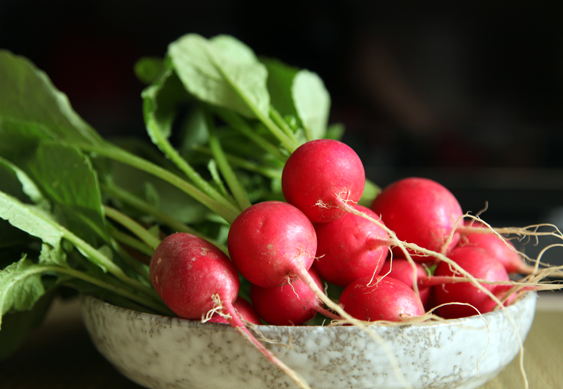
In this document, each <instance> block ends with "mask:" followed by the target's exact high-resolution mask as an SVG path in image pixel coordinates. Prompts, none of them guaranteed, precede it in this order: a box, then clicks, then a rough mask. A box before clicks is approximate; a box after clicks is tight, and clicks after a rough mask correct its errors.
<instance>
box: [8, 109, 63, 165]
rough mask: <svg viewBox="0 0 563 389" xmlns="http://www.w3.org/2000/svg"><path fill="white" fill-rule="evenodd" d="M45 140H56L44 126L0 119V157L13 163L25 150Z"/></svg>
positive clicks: (10, 119) (51, 132)
mask: <svg viewBox="0 0 563 389" xmlns="http://www.w3.org/2000/svg"><path fill="white" fill-rule="evenodd" d="M45 139H57V136H56V135H55V133H54V132H53V131H51V130H50V129H49V128H47V127H46V126H44V125H42V124H39V123H33V122H29V121H25V120H17V119H13V118H6V117H0V156H1V157H4V158H6V159H7V160H10V161H13V160H14V159H16V158H17V157H18V156H19V155H20V154H21V153H22V151H24V150H25V149H26V148H29V147H33V146H35V145H36V144H37V143H38V142H39V141H41V140H45Z"/></svg>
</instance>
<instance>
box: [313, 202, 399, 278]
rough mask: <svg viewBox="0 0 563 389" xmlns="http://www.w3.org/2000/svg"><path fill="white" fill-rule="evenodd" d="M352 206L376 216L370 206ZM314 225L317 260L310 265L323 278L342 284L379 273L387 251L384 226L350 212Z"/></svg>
mask: <svg viewBox="0 0 563 389" xmlns="http://www.w3.org/2000/svg"><path fill="white" fill-rule="evenodd" d="M354 207H355V208H356V209H357V210H358V211H360V212H363V213H365V214H366V215H368V216H370V217H372V218H374V219H376V220H378V219H379V217H378V216H377V215H376V214H375V213H374V212H373V211H371V210H370V209H369V208H366V207H363V206H361V205H356V206H354ZM314 226H315V231H316V233H317V254H316V257H317V259H316V260H315V262H314V263H313V267H314V268H315V269H316V270H317V271H318V272H319V274H320V275H321V277H322V278H323V279H324V280H325V281H327V282H330V283H332V284H335V285H338V286H343V287H345V286H347V285H348V284H350V283H351V282H352V281H354V280H357V279H358V278H362V277H367V276H373V275H377V274H379V272H380V270H381V267H382V266H383V263H384V262H385V258H386V257H387V254H388V253H389V246H388V245H389V235H388V234H387V232H386V231H385V230H384V229H383V228H381V227H380V226H378V225H377V224H375V223H373V222H371V221H370V220H367V219H365V218H363V217H360V216H357V215H353V214H351V213H347V214H345V215H344V216H342V217H341V218H339V219H337V220H334V221H331V222H329V223H317V224H314Z"/></svg>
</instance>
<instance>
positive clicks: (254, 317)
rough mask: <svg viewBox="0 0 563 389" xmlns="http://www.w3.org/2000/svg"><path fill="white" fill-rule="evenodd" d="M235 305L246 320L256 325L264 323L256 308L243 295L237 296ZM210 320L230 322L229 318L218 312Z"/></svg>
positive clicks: (213, 321) (212, 321)
mask: <svg viewBox="0 0 563 389" xmlns="http://www.w3.org/2000/svg"><path fill="white" fill-rule="evenodd" d="M233 307H235V309H236V310H237V312H238V313H239V315H240V316H241V317H242V319H244V320H246V321H247V322H249V323H252V324H256V325H261V324H262V321H261V320H260V317H259V316H258V314H257V313H256V311H255V310H254V308H253V307H252V305H251V304H250V303H249V302H248V301H247V300H245V299H243V298H242V297H239V298H237V300H236V301H235V302H234V304H233ZM209 321H210V322H211V323H224V324H229V322H228V321H227V320H225V318H223V316H221V315H219V314H217V313H216V314H214V315H213V317H211V319H210V320H209Z"/></svg>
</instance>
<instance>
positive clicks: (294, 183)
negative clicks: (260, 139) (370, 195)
mask: <svg viewBox="0 0 563 389" xmlns="http://www.w3.org/2000/svg"><path fill="white" fill-rule="evenodd" d="M364 185H365V171H364V166H363V164H362V161H361V160H360V158H359V157H358V155H357V154H356V152H355V151H354V150H352V148H350V147H349V146H348V145H346V144H344V143H342V142H339V141H336V140H331V139H319V140H313V141H310V142H307V143H304V144H303V145H301V146H300V147H298V148H297V149H296V150H295V151H294V152H293V154H291V156H290V157H289V159H288V160H287V162H286V164H285V166H284V169H283V174H282V191H283V195H284V197H285V199H286V201H287V202H288V203H290V204H292V205H294V206H296V207H297V208H299V209H300V210H301V211H302V212H303V213H304V214H305V215H307V217H308V218H309V220H311V221H312V222H313V223H325V222H329V221H332V220H335V219H338V218H339V217H341V216H342V215H344V212H345V211H343V210H342V209H340V207H339V201H338V199H339V198H340V199H342V200H349V201H351V202H353V203H357V202H358V201H359V200H360V198H361V196H362V193H363V191H364ZM319 204H323V206H319Z"/></svg>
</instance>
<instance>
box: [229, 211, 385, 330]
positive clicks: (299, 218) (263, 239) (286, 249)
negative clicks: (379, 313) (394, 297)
mask: <svg viewBox="0 0 563 389" xmlns="http://www.w3.org/2000/svg"><path fill="white" fill-rule="evenodd" d="M227 245H228V248H229V253H230V255H231V259H232V260H233V263H234V264H235V266H236V267H237V269H238V270H239V272H240V273H241V274H242V276H243V277H245V278H246V279H247V280H249V281H250V282H251V283H253V284H255V285H258V286H262V287H266V288H267V287H274V286H281V285H283V284H287V283H289V282H292V281H293V280H294V279H296V278H299V279H300V280H301V281H303V282H304V283H305V284H306V285H307V286H309V288H311V290H312V291H313V292H314V293H315V295H316V296H317V297H318V298H319V299H320V300H321V301H322V302H323V303H325V304H326V305H327V307H328V308H329V309H332V310H334V311H336V312H337V313H338V314H339V315H340V316H342V318H344V319H346V320H348V321H350V322H351V323H354V324H355V325H356V326H359V327H360V328H362V329H363V330H365V331H366V332H368V333H369V334H370V336H372V337H374V338H377V337H376V335H375V334H374V333H373V332H371V331H370V330H369V329H366V327H365V325H364V324H363V323H361V322H359V321H358V320H356V319H354V318H353V317H352V316H350V315H349V314H348V313H346V312H345V311H344V310H343V309H342V307H340V306H339V305H338V304H336V303H335V302H334V301H332V300H331V299H329V298H328V297H327V296H326V295H325V294H324V292H323V290H322V289H321V288H319V286H318V285H317V284H316V283H315V280H314V279H313V277H311V275H310V274H309V273H308V270H309V268H310V267H311V265H312V263H313V260H314V255H315V252H316V249H317V237H316V235H315V229H314V228H313V225H312V224H311V222H310V221H309V219H307V217H306V216H305V214H303V212H301V211H299V210H298V209H297V208H295V207H294V206H293V205H291V204H288V203H284V202H281V201H265V202H262V203H258V204H254V205H252V206H251V207H249V208H247V209H245V210H244V211H243V212H242V213H241V214H240V215H239V216H238V217H237V218H236V219H235V221H234V222H233V224H232V225H231V228H230V230H229V236H228V238H227Z"/></svg>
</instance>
